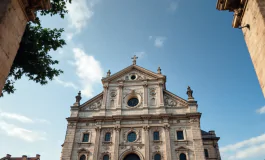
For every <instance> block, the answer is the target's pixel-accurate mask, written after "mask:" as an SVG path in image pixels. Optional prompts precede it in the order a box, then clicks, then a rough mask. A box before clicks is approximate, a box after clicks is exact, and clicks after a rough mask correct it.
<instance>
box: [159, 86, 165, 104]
mask: <svg viewBox="0 0 265 160" xmlns="http://www.w3.org/2000/svg"><path fill="white" fill-rule="evenodd" d="M158 85H159V98H160V99H159V100H160V107H163V106H164V94H163V90H164V88H163V83H161V82H160V83H158Z"/></svg>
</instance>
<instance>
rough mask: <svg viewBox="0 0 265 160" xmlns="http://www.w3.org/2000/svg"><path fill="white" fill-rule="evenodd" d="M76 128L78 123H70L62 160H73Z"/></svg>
mask: <svg viewBox="0 0 265 160" xmlns="http://www.w3.org/2000/svg"><path fill="white" fill-rule="evenodd" d="M76 126H77V123H73V122H69V123H68V126H67V131H66V135H65V140H64V143H63V145H62V147H63V148H62V154H61V160H71V157H72V152H73V147H74V140H75V133H76Z"/></svg>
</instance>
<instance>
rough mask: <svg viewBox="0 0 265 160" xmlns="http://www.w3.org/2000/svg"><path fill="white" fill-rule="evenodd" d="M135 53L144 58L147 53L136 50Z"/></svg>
mask: <svg viewBox="0 0 265 160" xmlns="http://www.w3.org/2000/svg"><path fill="white" fill-rule="evenodd" d="M134 55H136V56H137V57H138V58H143V57H144V56H145V55H146V53H145V52H144V51H141V52H134Z"/></svg>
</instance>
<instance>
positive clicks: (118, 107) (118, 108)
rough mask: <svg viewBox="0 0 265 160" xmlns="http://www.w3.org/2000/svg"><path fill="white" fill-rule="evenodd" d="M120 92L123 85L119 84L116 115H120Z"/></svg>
mask: <svg viewBox="0 0 265 160" xmlns="http://www.w3.org/2000/svg"><path fill="white" fill-rule="evenodd" d="M122 90H123V84H122V83H121V84H119V95H118V105H117V108H116V109H117V112H116V114H117V115H121V105H122Z"/></svg>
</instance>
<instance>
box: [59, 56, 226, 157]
mask: <svg viewBox="0 0 265 160" xmlns="http://www.w3.org/2000/svg"><path fill="white" fill-rule="evenodd" d="M102 84H103V87H104V90H103V92H102V93H100V94H98V95H97V96H95V97H94V98H92V99H90V100H88V101H86V102H85V103H83V104H80V100H81V93H80V92H79V94H78V95H77V96H76V102H75V103H74V105H73V106H72V107H71V116H70V117H68V118H67V121H68V125H67V132H66V136H65V141H64V143H63V145H62V153H61V160H108V159H111V160H159V159H161V160H184V159H185V160H208V159H215V160H221V158H220V154H219V149H218V140H219V137H216V135H215V132H214V131H210V132H205V131H202V130H201V128H200V117H201V113H200V112H198V111H197V108H198V105H197V102H196V101H195V100H194V98H193V95H192V94H193V91H192V90H191V89H190V87H188V90H187V95H188V99H187V100H185V99H183V98H181V97H179V96H177V95H175V94H173V93H171V92H169V91H168V90H167V89H166V76H164V75H162V74H161V69H160V68H159V69H158V73H154V72H151V71H149V70H146V69H145V68H142V67H140V66H138V65H136V57H134V60H133V64H132V65H130V66H129V67H127V68H125V69H123V70H121V71H119V72H118V73H115V74H113V75H110V71H109V72H108V73H107V77H105V78H103V79H102Z"/></svg>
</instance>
